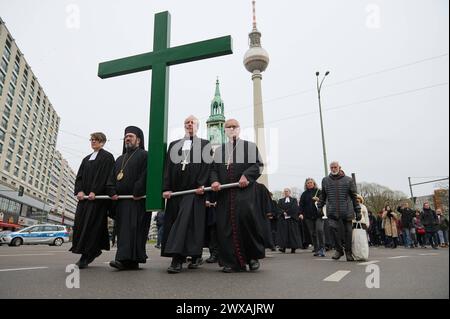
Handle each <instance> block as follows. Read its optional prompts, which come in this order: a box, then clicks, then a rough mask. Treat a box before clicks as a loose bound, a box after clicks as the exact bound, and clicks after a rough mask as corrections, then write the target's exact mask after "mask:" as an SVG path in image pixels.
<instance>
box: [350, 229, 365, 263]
mask: <svg viewBox="0 0 450 319" xmlns="http://www.w3.org/2000/svg"><path fill="white" fill-rule="evenodd" d="M354 225H356V226H355V228H354V229H353V231H352V254H353V258H354V259H355V260H363V261H365V260H368V259H369V241H368V240H367V232H366V230H365V229H363V228H362V226H361V223H360V222H356V223H355V224H354Z"/></svg>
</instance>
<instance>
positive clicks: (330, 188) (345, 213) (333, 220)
mask: <svg viewBox="0 0 450 319" xmlns="http://www.w3.org/2000/svg"><path fill="white" fill-rule="evenodd" d="M330 171H331V173H330V175H328V176H327V177H324V178H323V179H322V193H321V194H320V199H319V202H318V204H317V208H318V209H319V212H320V213H321V214H322V212H321V210H322V208H323V207H324V206H325V205H326V212H327V217H328V220H329V225H330V228H331V232H332V235H333V237H334V243H335V246H336V253H335V254H334V256H333V257H332V258H333V259H335V260H338V259H339V258H341V257H342V256H343V255H344V249H343V247H342V238H344V243H345V256H346V258H347V261H354V259H353V255H352V220H353V219H356V220H357V221H359V220H361V207H360V206H359V203H358V201H357V192H356V185H355V183H354V182H353V179H352V178H351V177H349V176H345V173H344V171H343V170H342V169H341V166H340V165H339V163H338V162H336V161H335V162H331V164H330ZM342 227H343V230H341V229H342Z"/></svg>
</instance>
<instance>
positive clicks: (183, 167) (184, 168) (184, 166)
mask: <svg viewBox="0 0 450 319" xmlns="http://www.w3.org/2000/svg"><path fill="white" fill-rule="evenodd" d="M181 164H183V166H182V167H181V170H182V171H183V172H184V171H185V170H186V165H187V164H189V163H188V162H187V161H186V160H184V161H182V162H181Z"/></svg>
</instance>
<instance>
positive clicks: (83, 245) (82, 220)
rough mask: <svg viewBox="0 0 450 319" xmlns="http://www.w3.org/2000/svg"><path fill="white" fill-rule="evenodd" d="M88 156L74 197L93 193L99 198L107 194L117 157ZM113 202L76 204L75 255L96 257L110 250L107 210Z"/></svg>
mask: <svg viewBox="0 0 450 319" xmlns="http://www.w3.org/2000/svg"><path fill="white" fill-rule="evenodd" d="M91 155H92V154H89V155H88V156H86V157H85V158H84V159H83V161H82V162H81V165H80V168H79V170H78V174H77V177H76V180H75V189H74V193H75V195H77V194H78V193H79V192H84V194H85V195H89V194H90V193H91V192H93V193H95V194H96V195H106V194H107V181H108V177H109V175H110V174H111V171H112V169H113V166H114V156H113V155H112V154H111V153H109V152H107V151H105V150H103V149H100V150H99V151H98V153H97V156H96V157H95V159H91ZM109 208H110V201H107V200H94V201H89V200H82V201H79V202H78V204H77V210H76V213H75V223H74V226H73V240H72V247H71V248H70V251H72V252H73V253H75V254H86V255H91V256H93V255H95V254H97V253H98V252H99V251H100V250H102V249H104V250H109V235H108V218H107V217H108V209H109Z"/></svg>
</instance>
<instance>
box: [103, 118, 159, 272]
mask: <svg viewBox="0 0 450 319" xmlns="http://www.w3.org/2000/svg"><path fill="white" fill-rule="evenodd" d="M146 175H147V152H146V151H145V149H144V134H143V133H142V130H141V129H140V128H138V127H136V126H128V127H127V128H126V129H125V136H124V143H123V152H122V156H120V157H119V158H118V159H117V160H116V163H115V165H114V170H113V172H112V174H111V177H110V179H109V180H110V181H109V183H108V184H109V189H110V190H109V195H110V196H111V198H112V200H114V201H115V208H114V218H115V227H116V230H117V253H116V257H115V260H113V261H111V262H110V263H109V265H110V266H111V267H114V268H116V269H119V270H128V269H138V268H139V263H145V262H146V260H147V254H146V251H145V244H146V243H147V235H148V231H149V229H150V222H151V216H152V215H151V213H147V212H146V211H145V199H144V196H145V194H146V189H145V188H146V177H147V176H146ZM130 194H131V195H133V198H132V199H121V200H117V199H118V195H130Z"/></svg>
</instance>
